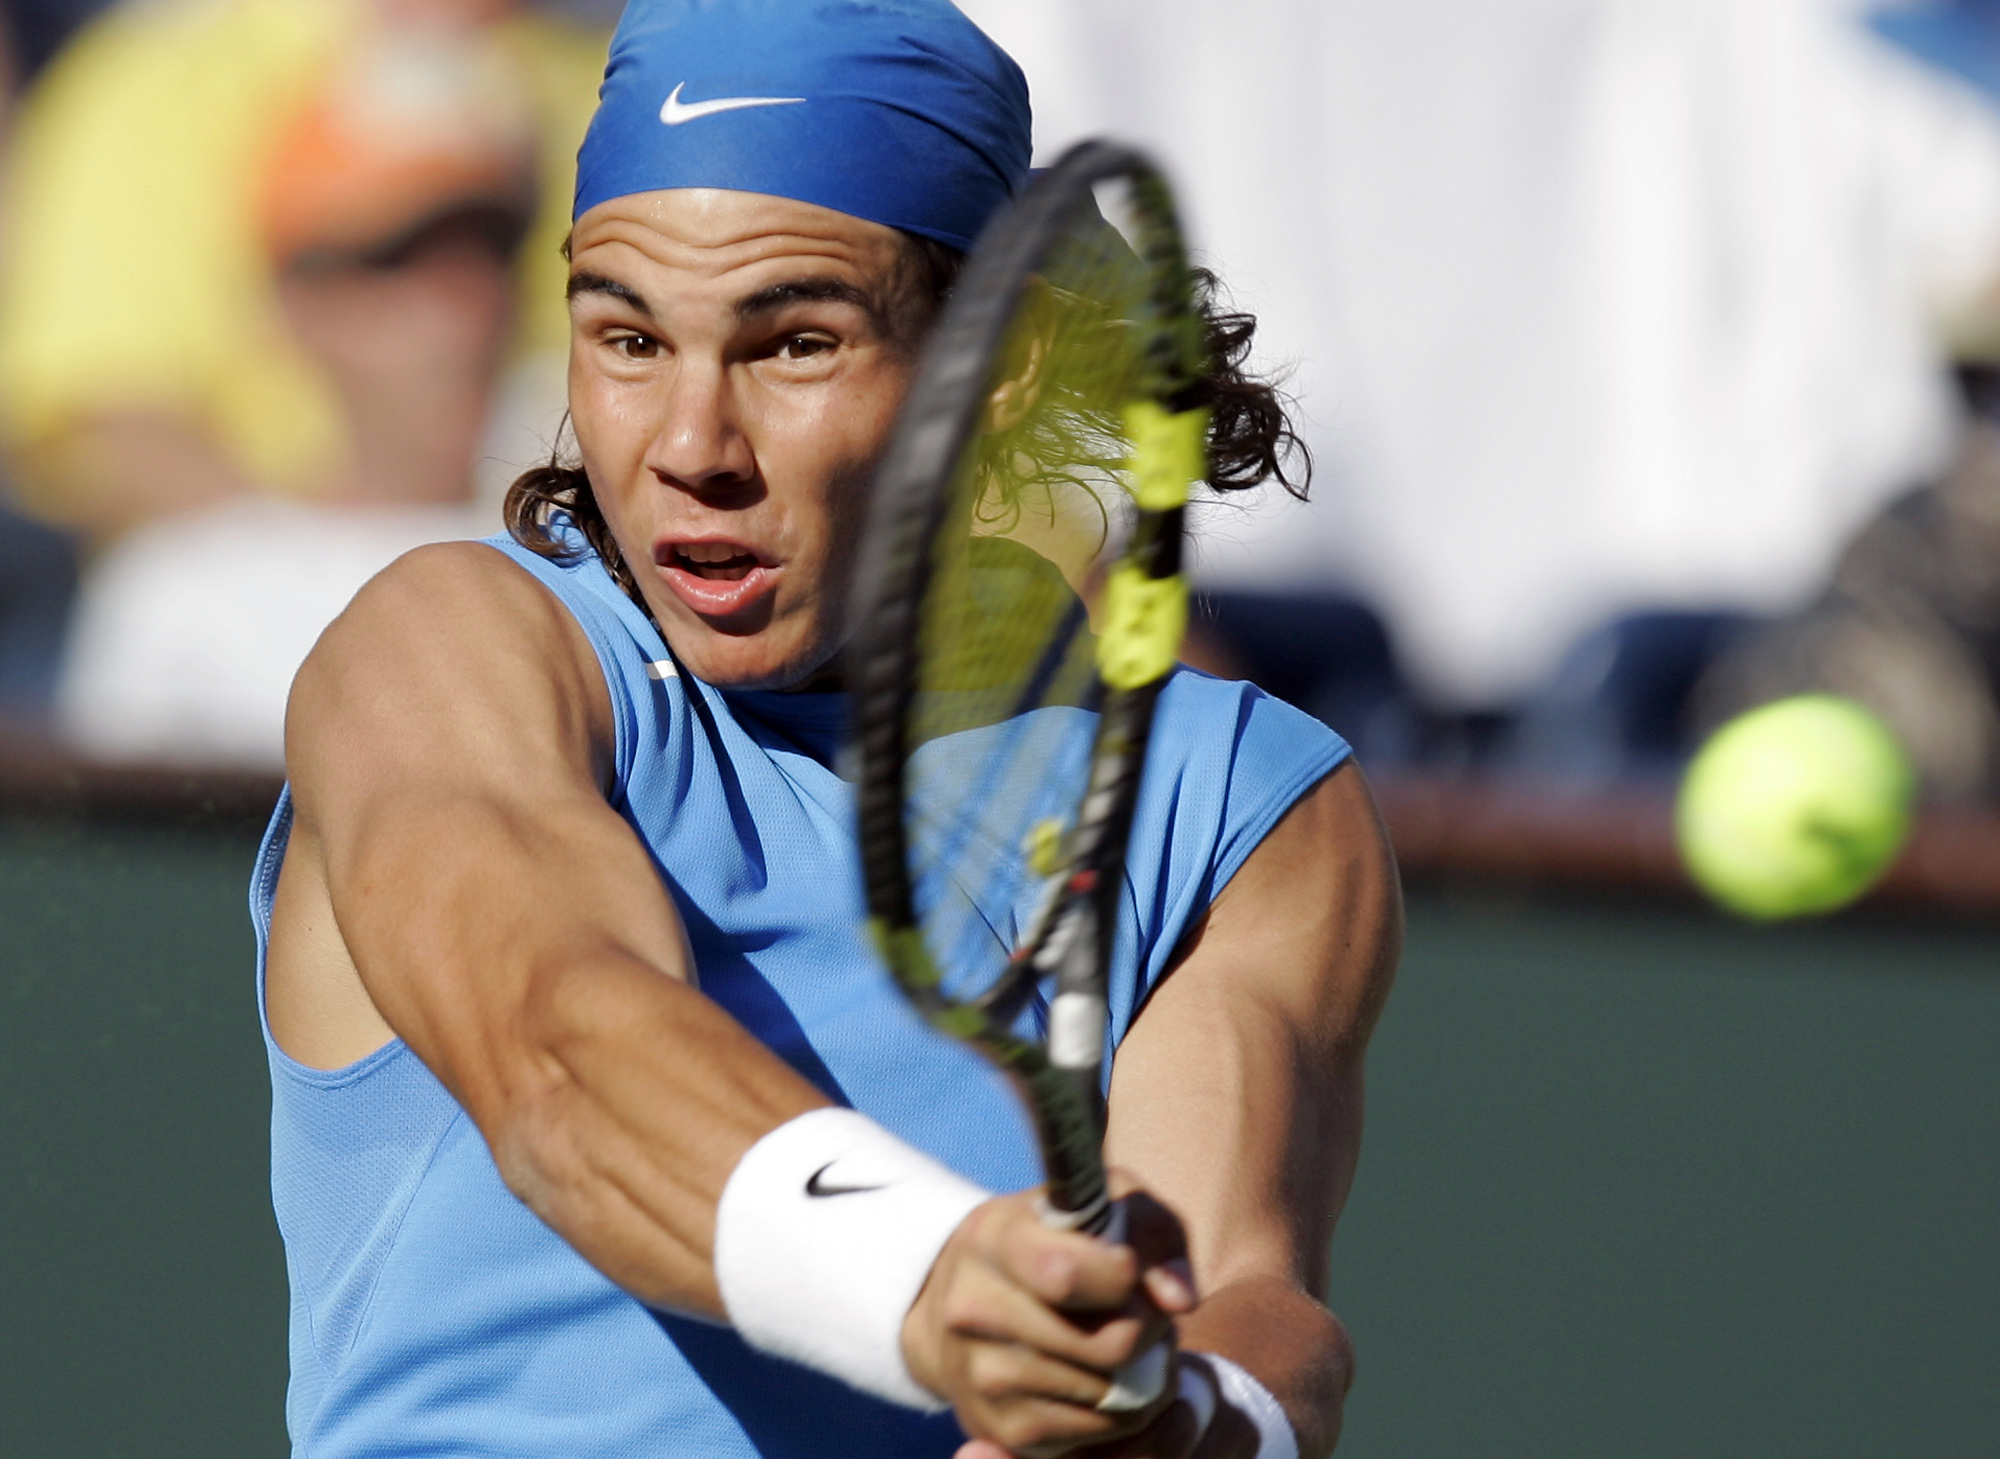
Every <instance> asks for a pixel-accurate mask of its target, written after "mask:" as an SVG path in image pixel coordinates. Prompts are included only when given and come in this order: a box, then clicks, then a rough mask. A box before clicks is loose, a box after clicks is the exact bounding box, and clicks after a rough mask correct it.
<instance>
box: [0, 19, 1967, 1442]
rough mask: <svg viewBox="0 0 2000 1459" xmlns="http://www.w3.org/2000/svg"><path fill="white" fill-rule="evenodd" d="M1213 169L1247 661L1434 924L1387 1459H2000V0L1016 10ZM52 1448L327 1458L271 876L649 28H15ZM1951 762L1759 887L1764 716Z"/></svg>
mask: <svg viewBox="0 0 2000 1459" xmlns="http://www.w3.org/2000/svg"><path fill="white" fill-rule="evenodd" d="M961 3H962V7H963V8H964V9H965V10H966V11H967V12H968V13H969V14H971V15H972V16H973V18H974V19H976V20H978V21H979V22H980V23H981V24H982V25H984V26H985V27H986V28H987V29H988V30H989V31H990V32H991V33H992V34H993V35H994V36H995V37H996V38H997V39H998V40H999V41H1000V42H1001V43H1002V44H1003V45H1005V46H1006V47H1008V49H1010V50H1011V51H1012V52H1013V53H1014V55H1015V56H1016V57H1017V58H1018V59H1019V60H1020V61H1021V62H1022V64H1023V66H1024V68H1025V69H1026V70H1027V72H1028V74H1029V79H1030V82H1031V85H1032V87H1033V90H1034V95H1035V103H1036V112H1037V117H1038V139H1037V144H1038V152H1039V154H1040V156H1041V160H1044V161H1046V160H1049V159H1051V158H1053V157H1054V156H1055V155H1056V154H1058V153H1059V152H1060V151H1061V149H1062V148H1063V147H1064V146H1065V145H1066V144H1067V143H1068V142H1070V141H1073V140H1075V139H1077V138H1079V137H1082V136H1086V135H1090V134H1093V133H1099V132H1106V133H1112V134H1116V135H1120V136H1124V137H1128V138H1133V139H1136V140H1139V141H1142V142H1145V143H1148V144H1150V145H1152V146H1153V147H1154V148H1156V149H1157V151H1158V152H1159V154H1160V155H1161V156H1162V157H1163V158H1164V159H1166V160H1167V162H1168V163H1169V165H1170V168H1171V170H1172V171H1173V173H1174V174H1175V176H1176V178H1177V180H1178V181H1179V182H1180V184H1181V186H1182V188H1183V191H1184V194H1185V201H1186V204H1187V207H1188V210H1189V212H1190V215H1191V223H1192V231H1193V233H1194V235H1195V237H1196V240H1197V242H1198V244H1199V245H1200V247H1201V250H1202V253H1203V261H1204V262H1206V263H1208V264H1209V265H1210V266H1212V267H1214V268H1215V269H1217V271H1218V272H1219V273H1220V274H1221V275H1222V276H1223V278H1224V280H1225V281H1226V283H1227V286H1228V289H1229V292H1230V294H1231V296H1232V297H1233V299H1234V300H1235V302H1236V303H1237V304H1238V305H1239V306H1240V307H1242V308H1244V309H1247V310H1250V311H1252V312H1254V313H1255V314H1257V315H1258V317H1259V319H1260V321H1261V329H1260V339H1261V341H1262V352H1263V354H1262V357H1263V359H1264V361H1265V363H1266V364H1267V365H1270V366H1272V367H1274V368H1278V369H1282V370H1283V371H1285V372H1286V375H1287V379H1288V382H1289V388H1290V389H1291V391H1292V392H1293V393H1294V394H1295V395H1296V396H1297V398H1298V400H1299V403H1300V408H1301V412H1302V415H1303V418H1304V420H1305V422H1306V428H1305V436H1306V442H1307V445H1308V446H1309V448H1310V450H1311V452H1312V454H1313V458H1314V461H1315V465H1316V474H1315V479H1314V487H1313V491H1312V494H1311V499H1310V500H1309V501H1307V502H1297V501H1294V500H1292V499H1291V498H1289V497H1287V496H1285V495H1284V494H1283V493H1282V492H1279V491H1276V490H1272V491H1270V492H1268V493H1267V494H1266V495H1265V497H1264V499H1263V500H1261V501H1259V502H1258V503H1256V504H1255V505H1254V506H1252V507H1250V508H1242V507H1229V508H1226V509H1225V508H1215V509H1212V510H1211V511H1209V513H1208V514H1207V516H1206V517H1205V518H1204V519H1203V521H1202V523H1201V540H1200V546H1199V552H1198V564H1197V571H1198V577H1199V582H1200V588H1201V593H1200V596H1199V599H1198V605H1197V621H1196V625H1195V642H1194V644H1193V645H1192V647H1191V653H1192V654H1193V655H1194V656H1195V657H1196V658H1197V659H1198V661H1199V662H1201V663H1203V664H1204V665H1206V666H1209V667H1212V668H1215V669H1217V670H1219V671H1223V672H1228V673H1232V674H1238V675H1243V676H1247V677H1251V678H1254V679H1256V680H1257V681H1258V682H1260V683H1262V684H1263V685H1265V686H1266V687H1267V688H1269V689H1270V690H1271V691H1272V692H1274V693H1276V694H1279V695H1281V696H1283V697H1285V698H1287V699H1290V700H1292V701H1293V702H1295V703H1297V704H1299V705H1301V706H1302V707H1304V708H1306V709H1307V710H1309V711H1311V712H1312V713H1314V714H1316V715H1319V716H1320V717H1321V718H1323V719H1325V720H1326V721H1327V722H1328V723H1330V724H1332V725H1333V726H1334V727H1335V728H1336V729H1338V730H1340V731H1341V732H1342V733H1343V734H1345V735H1347V736H1348V737H1349V739H1351V740H1352V741H1353V742H1354V743H1355V744H1356V745H1357V746H1358V747H1359V749H1360V751H1361V754H1362V758H1363V761H1364V763H1365V764H1366V765H1367V766H1368V768H1369V771H1370V774H1371V777H1372V778H1373V779H1374V781H1375V782H1376V784H1377V786H1378V790H1379V793H1380V796H1381V799H1382V802H1383V806H1384V811H1385V815H1386V818H1387V819H1388V822H1389V825H1390V830H1391V834H1392V836H1393V837H1394V839H1395V841H1396V844H1397V848H1398V852H1399V855H1400V856H1401V858H1402V861H1403V864H1404V868H1405V874H1406V879H1407V881H1408V884H1409V887H1410V891H1411V936H1410V951H1409V956H1408V958H1407V960H1406V964H1405V968H1404V972H1403V976H1402V980H1401V983H1400V986H1399V989H1398V992H1397V994H1396V997H1395V999H1394V1000H1393V1001H1392V1003H1391V1007H1390V1011H1389V1014H1388V1017H1387V1020H1386V1022H1385V1024H1384V1026H1383V1029H1382V1032H1381V1035H1380V1038H1379V1043H1378V1046H1377V1051H1376V1055H1375V1058H1374V1059H1373V1061H1372V1063H1371V1111H1370V1114H1371V1120H1370V1133H1369V1143H1368V1148H1367V1151H1366V1154H1365V1157H1364V1160H1363V1164H1362V1170H1361V1177H1360V1181H1359V1184H1358V1186H1357V1188H1356V1193H1355V1196H1354V1199H1353V1202H1352V1205H1351V1207H1350V1210H1349V1214H1348V1216H1347V1218H1346V1220H1345V1222H1344V1223H1343V1226H1342V1232H1341V1236H1340V1238H1339V1241H1338V1243H1337V1246H1336V1250H1335V1263H1334V1272H1335V1276H1334V1290H1333V1292H1332V1300H1333V1303H1334V1306H1335V1307H1336V1309H1337V1310H1339V1311H1340V1312H1342V1313H1343V1315H1344V1316H1346V1317H1347V1319H1348V1320H1349V1322H1350V1323H1351V1325H1352V1326H1353V1327H1354V1329H1355V1332H1356V1337H1357V1341H1358V1343H1359V1346H1360V1352H1361V1368H1360V1383H1359V1386H1358V1387H1357V1389H1356V1391H1355V1394H1354V1397H1353V1400H1352V1404H1351V1408H1350V1423H1349V1434H1348V1438H1347V1440H1346V1441H1345V1442H1344V1444H1343V1446H1342V1452H1343V1453H1351V1454H1355V1455H1362V1456H1401V1455H1408V1456H1417V1455H1421V1456H1425V1459H1440V1456H1453V1455H1465V1456H1473V1455H1477V1456H1482V1459H1501V1456H1515V1455H1519V1456H1528V1455H1536V1456H1548V1455H1564V1454H1577V1455H1584V1454H1618V1455H1622V1456H1634V1459H1637V1456H1653V1455H1659V1456H1667V1455H1674V1456H1692V1455H1717V1456H1721V1455H1730V1456H1737V1455H1745V1454H1757V1455H1772V1456H1775V1455H1793V1454H1797V1455H1800V1456H1804V1455H1807V1454H1811V1455H1814V1456H1828V1455H1856V1456H1859V1455H1863V1454H1868V1455H1875V1454H1880V1453H1884V1452H1892V1451H1897V1452H1918V1453H1924V1454H1933V1455H1940V1456H1943V1455H1951V1456H1956V1455H1990V1454H1995V1453H2000V1384H1996V1383H1994V1382H1993V1381H1992V1378H1991V1376H1990V1370H1991V1369H1992V1367H1993V1365H1994V1363H1995V1360H1996V1359H2000V1241H1996V1239H1995V1232H1996V1228H1997V1227H2000V805H1996V800H2000V698H1997V697H1996V694H1997V693H2000V688H1997V686H2000V0H1929V3H1912V4H1898V5H1888V4H1880V3H1874V4H1870V3H1861V0H1234V3H1231V4H1227V5H1224V4H1221V3H1218V0H961ZM0 12H4V14H3V15H0V18H3V19H4V32H0V34H3V35H4V45H5V63H4V74H5V76H6V78H7V79H6V87H5V104H4V107H0V115H4V122H0V145H4V155H5V163H4V173H0V499H4V507H0V1170H5V1171H6V1172H7V1175H6V1176H5V1177H4V1178H0V1449H3V1450H4V1451H5V1452H7V1453H9V1454H21V1455H28V1456H38V1459H39V1456H71V1455H93V1456H114V1455H127V1454H130V1455H133V1456H137V1455H140V1454H145V1455H148V1456H160V1455H178V1454H187V1455H197V1454H199V1455H202V1456H210V1459H213V1456H222V1455H244V1456H250V1455H266V1454H277V1453H280V1452H282V1451H283V1447H284V1443H285V1440H284V1435H283V1429H282V1415H281V1408H280V1399H281V1393H282V1385H283V1381H284V1369H285V1353H284V1323H285V1295H284V1270H283V1256H282V1253H281V1251H280V1250H279V1248H278V1244H277V1239H276V1233H275V1230H274V1228H273V1226H272V1222H271V1218H270V1213H269V1205H268V1199H267V1195H266V1187H265V1156H264V1148H263V1142H264V1138H265V1131H264V1120H265V1117H266V1114H267V1094H266V1090H265V1083H264V1070H263V1056H262V1050H261V1046H260V1043H259V1039H258V1034H257V1027H256V1012H255V1008H254V1005H253V1002H252V985H251V980H252V963H251V957H252V944H251V938H250V932H249V927H248V921H247V917H246V916H245V914H244V910H243V908H244V897H245V889H246V884H247V878H248V871H249V864H250V859H251V856H252V854H253V852H254V849H255V842H256V836H257V833H258V831H259V829H260V828H261V823H262V820H263V817H264V815H265V814H266V813H267V812H268V810H269V807H270V804H271V802H272V799H273V798H274V796H275V793H276V786H277V777H278V776H279V775H280V774H281V772H282V753H281V751H282V746H281V731H282V715H283V705H284V696H285V692H286V689H287V686H288V685H289V682H290V678H291V675H292V673H293V671H294V670H295V669H296V667H297V665H298V663H299V662H300V661H301V660H302V659H303V658H304V656H305V654H306V652H307V651H308V650H309V649H310V647H311V645H312V643H313V641H314V639H315V637H316V636H317V634H318V633H319V631H320V630H321V629H322V628H323V627H324V626H325V624H326V623H327V622H328V621H329V620H330V619H331V618H332V617H333V616H334V615H335V614H336V613H338V612H339V610H340V608H341V607H342V606H343V605H344V604H345V602H346V601H347V599H348V597H349V596H351V594H352V593H353V592H354V590H355V589H356V588H357V587H359V586H360V584H361V583H362V582H364V581H365V580H366V579H367V578H368V577H369V576H370V575H371V574H372V573H374V572H375V571H377V570H379V569H380V568H381V567H382V566H384V565H386V564H387V563H388V562H389V561H390V560H391V559H392V558H393V557H395V556H396V555H397V554H398V553H400V552H402V551H405V550H407V549H408V548H410V547H412V546H415V545H418V544H420V543H423V542H427V541H434V540H440V539H444V538H451V537H464V536H477V535H484V534H485V533H488V532H491V531H493V530H496V529H497V528H498V525H499V523H498V516H497V506H498V500H499V496H500V493H501V492H502V491H503V490H504V487H505V485H506V483H507V482H508V481H509V480H511V478H512V477H513V475H514V474H516V473H517V472H518V471H519V470H521V469H522V468H523V467H524V466H526V465H529V464H532V463H534V462H535V461H536V460H538V459H540V458H544V457H545V456H546V454H547V453H548V451H549V450H550V448H551V443H552V442H553V439H554V437H555V434H556V432H557V429H558V426H559V424H560V420H561V413H562V352H563V348H564V315H563V311H562V308H561V300H560V285H561V277H562V272H561V270H562V266H561V260H560V257H559V252H558V250H559V245H560V242H561V239H562V236H563V233H564V230H565V227H566V208H567V200H568V196H569V188H570V168H571V159H572V157H573V154H574V150H575V146H576V143H577V141H578V139H579V138H580V136H581V133H582V128H583V125H584V123H585V121H586V120H587V118H588V115H589V111H590V108H591V106H592V104H593V101H594V93H595V86H596V79H597V74H598V69H599V67H600V65H601V61H602V56H603V49H604V44H605V40H606V38H607V36H608V31H609V27H610V25H611V24H612V22H613V21H614V20H615V18H616V17H615V4H613V3H611V0H604V3H598V0H572V3H567V4H559V3H555V0H541V3H536V4H527V3H510V0H123V3H119V4H112V5H104V4H100V3H93V0H8V3H6V4H5V5H4V6H0ZM1813 690H1826V691H1832V692H1836V693H1839V694H1843V695H1846V696H1849V697H1851V698H1853V699H1855V700H1857V701H1859V702H1861V703H1862V704H1864V705H1866V706H1868V707H1869V708H1871V709H1872V710H1873V711H1874V712H1875V713H1876V714H1877V715H1879V716H1880V717H1881V718H1882V720H1883V721H1884V722H1886V723H1887V724H1888V725H1889V726H1890V727H1891V728H1892V729H1893V730H1894V731H1895V733H1896V735H1897V737H1898V739H1900V741H1901V742H1902V744H1903V746H1904V747H1905V749H1906V750H1907V751H1908V753H1909V756H1910V758H1911V761H1912V762H1913V764H1914V765H1915V767H1916V769H1917V771H1918V774H1919V776H1920V780H1921V786H1922V791H1921V812H1920V815H1919V817H1918V822H1917V826H1916V829H1915V831H1914V833H1913V834H1912V836H1911V839H1910V842H1909V844H1908V847H1907V849H1906V850H1905V852H1904V854H1903V856H1902V858H1901V860H1900V861H1899V862H1898V863H1897V864H1896V865H1895V867H1894V868H1893V869H1892V870H1891V871H1890V873H1889V875H1888V877H1887V879H1886V880H1885V881H1884V882H1883V883H1882V885H1881V887H1880V889H1879V890H1878V891H1877V893H1876V894H1875V895H1874V896H1873V897H1872V898H1871V899H1870V900H1869V901H1867V902H1865V903H1864V904H1863V905H1862V906H1861V907H1860V908H1858V909H1856V910H1854V911H1850V912H1847V913H1844V914H1841V915H1840V916H1839V917H1837V918H1834V919H1832V920H1828V921H1822V922H1816V923H1804V924H1786V925H1780V926H1771V927H1755V928H1753V927H1749V926H1746V925H1744V924H1740V923H1737V922H1733V921H1731V920H1729V919H1727V918H1726V917H1724V916H1723V915H1722V914H1721V913H1719V912H1715V911H1713V910H1710V909H1709V908H1708V907H1707V906H1706V905H1705V904H1704V903H1702V902H1701V901H1700V900H1699V898H1698V897H1697V895H1696V894H1695V892H1694V891H1693V889H1692V886H1691V884H1690V883H1689V881H1688V879H1687V874H1686V872H1685V871H1684V869H1683V867H1682V864H1681V861H1680V858H1679V855H1678V853H1677V851H1676V848H1675V844H1674V836H1673V813H1672V795H1673V790H1674V786H1675V784H1676V782H1677V780H1678V778H1679V776H1680V774H1681V773H1682V771H1683V769H1684V768H1685V765H1686V763H1687V761H1688V758H1689V757H1690V755H1691V754H1692V753H1693V752H1694V750H1695V749H1696V748H1697V747H1698V746H1699V745H1700V743H1701V742H1702V740H1703V738H1704V737H1705V736H1706V735H1707V734H1708V732H1709V731H1711V730H1712V729H1713V728H1714V727H1715V726H1717V725H1719V724H1721V723H1722V722H1724V721H1725V720H1727V719H1729V718H1730V717H1732V716H1733V715H1735V714H1737V713H1739V712H1740V711H1742V710H1744V709H1747V708H1750V707H1752V706H1755V705H1758V704H1761V703H1765V702H1767V701H1770V700H1774V699H1779V698H1782V697H1785V696H1788V695H1793V694H1797V693H1801V692H1806V691H1813Z"/></svg>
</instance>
